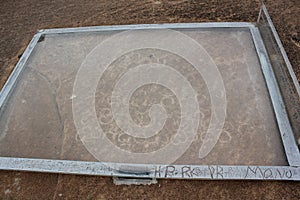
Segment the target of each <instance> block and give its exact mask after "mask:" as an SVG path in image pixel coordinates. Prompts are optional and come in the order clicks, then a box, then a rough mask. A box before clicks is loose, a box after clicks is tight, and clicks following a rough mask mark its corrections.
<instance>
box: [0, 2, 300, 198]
mask: <svg viewBox="0 0 300 200" xmlns="http://www.w3.org/2000/svg"><path fill="white" fill-rule="evenodd" d="M266 5H267V8H268V9H269V12H270V15H271V17H272V19H273V21H274V24H275V26H276V28H277V30H278V32H279V35H280V38H281V40H282V42H283V44H284V47H285V49H286V51H287V54H288V56H289V58H290V61H291V63H292V65H293V67H294V71H295V72H296V75H297V77H298V80H300V67H299V66H300V20H299V19H300V2H299V0H287V1H280V0H269V1H266ZM258 9H259V1H250V0H242V1H233V0H231V1H229V0H228V1H227V0H222V1H220V0H206V1H184V0H177V1H166V0H160V1H159V0H132V1H128V0H119V1H113V0H111V1H105V0H101V1H90V0H87V1H78V0H75V1H74V0H73V1H71V0H57V1H44V0H23V1H18V0H1V1H0V44H1V48H0V87H1V86H3V84H4V83H5V80H6V79H7V78H8V76H9V74H10V72H11V70H12V69H13V67H14V66H15V64H16V62H17V61H18V58H19V57H20V56H21V54H22V52H23V51H24V49H25V47H26V45H27V44H28V43H29V41H30V39H31V38H32V36H33V35H34V33H36V31H37V30H38V29H44V28H56V27H78V26H92V25H113V24H137V23H175V22H207V21H255V20H256V17H257V15H258ZM299 186H300V184H299V183H296V182H278V181H185V180H160V181H159V184H156V185H151V186H115V185H113V183H112V180H111V178H109V177H94V176H74V175H57V174H41V173H25V172H9V171H1V172H0V199H60V198H62V199H116V198H122V199H148V198H152V199H199V198H208V199H211V198H221V197H222V198H238V199H244V198H251V199H253V198H258V199H261V198H264V199H274V198H277V199H282V198H286V199H299V197H300V189H299V188H300V187H299Z"/></svg>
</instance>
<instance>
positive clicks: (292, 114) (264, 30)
mask: <svg viewBox="0 0 300 200" xmlns="http://www.w3.org/2000/svg"><path fill="white" fill-rule="evenodd" d="M258 28H259V31H260V33H261V36H262V38H263V40H264V45H265V47H266V49H267V51H268V54H269V58H270V61H271V64H272V67H273V71H274V73H275V76H276V78H277V82H278V85H279V88H280V91H281V95H282V98H283V100H284V103H285V105H286V110H287V113H288V117H289V120H290V123H291V126H292V129H293V133H294V136H295V138H296V142H297V145H298V148H299V147H300V126H299V124H300V106H299V105H300V98H299V94H298V93H297V89H296V86H295V84H294V83H293V79H292V77H291V75H290V73H289V71H288V66H287V64H286V62H285V60H284V58H283V56H282V54H281V52H280V48H279V46H278V44H277V42H276V40H275V37H274V35H273V33H272V30H271V27H270V24H269V23H268V21H267V19H266V16H265V15H264V12H263V13H262V15H261V17H260V20H259V23H258Z"/></svg>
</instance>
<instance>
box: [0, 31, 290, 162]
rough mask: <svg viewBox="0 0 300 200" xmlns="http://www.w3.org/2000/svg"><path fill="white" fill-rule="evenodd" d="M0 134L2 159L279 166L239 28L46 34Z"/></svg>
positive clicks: (274, 135) (261, 89) (245, 36)
mask: <svg viewBox="0 0 300 200" xmlns="http://www.w3.org/2000/svg"><path fill="white" fill-rule="evenodd" d="M225 111H226V112H225ZM0 133H1V135H0V156H5V157H25V158H45V159H64V160H80V161H100V162H117V163H141V164H143V163H145V164H148V163H153V164H171V163H173V164H220V165H221V164H222V165H287V162H286V157H285V154H284V150H283V146H282V143H281V138H280V134H279V130H278V127H277V124H276V119H275V116H274V112H273V109H272V104H271V102H270V98H269V94H268V90H267V87H266V84H265V81H264V77H263V74H262V71H261V67H260V64H259V60H258V57H257V54H256V50H255V47H254V44H253V41H252V37H251V33H250V31H249V30H248V29H247V28H223V29H221V28H218V29H217V28H214V29H201V28H198V29H180V30H136V31H128V32H126V31H123V32H120V31H103V32H94V33H87V32H86V33H68V34H50V35H45V37H44V38H43V40H40V42H38V43H37V45H36V47H35V49H34V51H33V53H32V54H31V56H30V59H29V61H28V62H27V63H26V66H25V69H24V71H23V73H22V75H21V77H20V79H19V81H18V83H17V85H16V87H15V89H14V92H13V94H12V95H11V97H10V99H9V101H8V103H7V105H6V106H5V109H4V111H3V113H2V114H1V117H0Z"/></svg>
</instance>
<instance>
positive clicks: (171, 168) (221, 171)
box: [0, 22, 300, 181]
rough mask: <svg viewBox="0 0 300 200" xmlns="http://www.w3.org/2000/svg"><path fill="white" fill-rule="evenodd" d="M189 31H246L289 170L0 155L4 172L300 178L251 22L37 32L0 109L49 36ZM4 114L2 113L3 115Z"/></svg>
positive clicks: (0, 95) (0, 96) (298, 157)
mask: <svg viewBox="0 0 300 200" xmlns="http://www.w3.org/2000/svg"><path fill="white" fill-rule="evenodd" d="M161 28H163V29H166V28H169V29H170V28H172V29H189V28H248V29H249V31H250V32H251V35H252V39H253V42H254V45H255V48H256V52H257V55H258V58H259V60H260V64H261V67H262V71H263V74H264V77H265V80H266V83H267V87H268V90H269V93H270V97H271V101H272V104H273V108H274V112H275V115H276V119H277V122H278V126H279V130H280V132H281V137H282V141H283V145H284V148H285V152H286V156H287V159H288V162H289V164H290V166H246V165H245V166H238V165H232V166H228V165H155V164H153V165H152V164H149V165H145V164H125V163H124V164H123V163H122V164H120V163H103V162H84V161H70V160H49V159H31V158H13V157H0V170H21V171H35V172H50V173H65V174H86V175H102V176H118V177H132V178H174V179H256V180H265V179H267V180H297V181H299V180H300V167H299V166H300V154H299V149H298V147H297V145H296V142H295V138H294V136H293V132H292V129H291V126H290V123H289V119H288V116H287V113H286V110H285V107H284V103H283V101H282V97H281V94H280V91H279V88H278V85H277V82H276V79H275V76H274V73H273V70H272V66H271V64H270V61H269V58H268V55H267V52H266V49H265V47H264V44H263V41H262V38H261V36H260V33H259V30H258V28H257V27H255V25H254V24H252V23H245V22H233V23H229V22H225V23H185V24H153V25H152V24H151V25H150V24H141V25H123V26H95V27H83V28H66V29H47V30H41V31H39V32H38V33H37V34H36V35H35V36H34V37H33V39H32V41H31V42H30V44H29V46H28V47H27V49H26V50H25V52H24V54H23V56H22V58H21V59H20V61H19V62H18V64H17V65H16V67H15V69H14V70H13V72H12V74H11V75H10V77H9V79H8V81H7V82H6V84H5V86H4V87H3V89H2V91H1V92H0V110H1V109H2V108H3V106H4V105H5V102H6V101H7V99H8V98H9V96H10V94H11V92H12V91H13V88H14V85H15V83H16V82H17V80H18V77H19V76H20V74H21V72H22V70H23V68H24V66H25V64H26V61H27V60H28V58H29V56H30V55H31V53H32V51H33V49H34V47H35V45H36V44H37V43H38V41H39V40H40V39H41V38H42V37H43V35H48V34H64V33H82V32H98V31H116V30H118V31H122V30H129V29H130V30H133V29H161ZM0 114H1V113H0Z"/></svg>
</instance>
